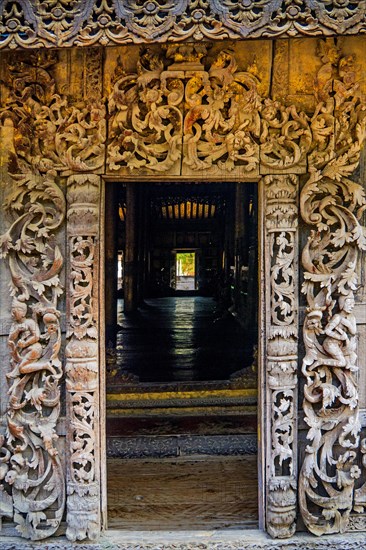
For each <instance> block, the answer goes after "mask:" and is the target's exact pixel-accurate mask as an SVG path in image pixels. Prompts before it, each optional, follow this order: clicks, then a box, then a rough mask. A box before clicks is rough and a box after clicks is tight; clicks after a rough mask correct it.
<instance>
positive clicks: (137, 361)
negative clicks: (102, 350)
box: [108, 296, 254, 389]
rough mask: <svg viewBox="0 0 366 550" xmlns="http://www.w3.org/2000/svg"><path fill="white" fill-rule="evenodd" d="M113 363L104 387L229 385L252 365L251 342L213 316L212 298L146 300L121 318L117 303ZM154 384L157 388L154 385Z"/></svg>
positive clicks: (233, 324)
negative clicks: (138, 383)
mask: <svg viewBox="0 0 366 550" xmlns="http://www.w3.org/2000/svg"><path fill="white" fill-rule="evenodd" d="M118 325H119V329H120V330H119V331H118V333H117V360H116V363H115V365H114V367H113V369H112V370H111V371H110V375H109V379H108V387H117V386H122V385H123V381H126V380H127V379H128V378H130V383H133V380H134V378H135V380H136V382H142V383H149V384H150V385H151V384H154V385H156V384H159V383H170V385H172V383H174V382H180V383H181V385H180V388H181V389H187V388H191V387H195V382H204V381H207V382H212V381H215V380H216V381H224V380H228V381H229V380H230V377H231V376H232V375H233V373H235V372H237V371H239V370H241V369H248V368H249V369H250V367H251V365H252V364H253V347H254V342H253V338H252V337H251V336H250V335H249V334H246V331H245V330H244V329H243V328H242V326H241V325H240V324H239V323H238V322H237V320H236V319H235V318H234V317H233V316H232V315H231V314H230V313H227V314H226V315H224V316H219V315H218V310H217V304H216V302H215V300H214V299H213V298H212V297H211V298H210V297H202V296H186V297H162V298H150V299H145V302H144V305H143V306H142V307H140V308H139V309H138V310H137V311H136V312H134V313H132V314H128V315H126V314H125V313H124V311H123V304H122V303H121V302H120V303H119V311H118ZM155 383H156V384H155Z"/></svg>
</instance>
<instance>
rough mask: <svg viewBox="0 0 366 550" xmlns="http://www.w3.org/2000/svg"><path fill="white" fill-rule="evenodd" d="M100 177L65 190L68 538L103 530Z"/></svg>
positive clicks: (79, 179)
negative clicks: (100, 399)
mask: <svg viewBox="0 0 366 550" xmlns="http://www.w3.org/2000/svg"><path fill="white" fill-rule="evenodd" d="M99 187H100V178H99V177H98V176H95V175H74V176H70V177H69V179H68V185H67V204H68V210H67V223H68V225H67V238H68V247H69V251H68V255H69V275H68V281H69V288H68V293H67V316H68V319H67V323H68V326H67V338H68V344H67V346H66V389H67V416H68V419H69V426H68V433H67V441H68V452H69V456H68V461H67V494H68V498H67V531H66V535H67V537H68V538H69V539H70V540H72V541H75V540H83V539H85V538H90V539H94V538H96V537H97V536H98V534H99V531H100V476H99V470H100V468H99V466H100V465H99V455H98V453H99V429H100V422H99V415H98V409H99V379H98V308H97V299H96V296H97V290H98V288H97V285H98V258H97V253H98V246H97V241H98V234H99V224H98V201H99Z"/></svg>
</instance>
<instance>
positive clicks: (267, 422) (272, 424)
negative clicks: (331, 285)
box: [73, 174, 299, 537]
mask: <svg viewBox="0 0 366 550" xmlns="http://www.w3.org/2000/svg"><path fill="white" fill-rule="evenodd" d="M142 179H144V178H141V177H140V178H128V179H126V178H125V179H124V178H113V180H112V178H110V177H101V178H100V186H101V187H100V194H99V197H100V198H99V201H98V211H99V213H98V219H99V254H98V257H99V262H100V267H99V284H98V298H97V302H98V307H99V312H98V324H99V337H100V341H99V344H98V349H99V384H100V388H99V403H100V410H99V419H100V422H99V424H100V425H99V432H100V434H101V436H100V441H101V448H100V456H101V470H100V476H101V477H100V482H101V488H100V491H101V493H100V497H101V527H102V528H105V527H106V526H107V524H108V521H107V515H106V510H107V491H106V480H107V477H106V469H105V467H104V465H103V464H105V457H106V436H105V434H106V406H105V395H106V384H105V340H104V334H105V324H104V323H105V322H104V307H103V306H102V304H104V285H105V281H104V238H105V231H104V227H105V224H104V222H105V219H104V217H105V187H106V185H109V184H112V183H111V181H113V182H123V181H128V182H131V183H132V182H137V181H141V180H142ZM236 180H237V178H236ZM159 181H166V182H174V181H175V182H183V181H187V178H184V177H181V176H175V177H174V176H169V177H165V178H159ZM205 181H206V182H207V183H208V184H209V183H210V181H216V182H217V181H218V180H217V178H206V180H205ZM233 181H235V179H234V178H233ZM246 182H248V183H249V182H256V184H257V185H258V199H259V200H258V230H259V235H258V237H259V239H258V241H259V243H258V247H259V254H258V285H259V294H260V296H262V297H263V298H262V300H259V303H258V308H259V311H258V313H259V323H258V348H259V353H258V382H257V388H258V400H257V403H258V405H257V414H258V422H257V424H258V452H257V457H258V504H259V529H261V530H267V531H268V532H269V533H270V534H271V535H272V536H273V537H288V536H291V535H292V534H293V533H294V531H295V520H296V506H297V492H296V489H297V484H296V479H297V472H296V469H297V396H296V392H297V375H296V372H297V333H298V327H297V321H298V318H297V309H298V299H297V288H298V280H297V279H298V267H297V263H298V253H297V245H298V223H297V222H298V192H299V187H298V185H299V178H298V176H296V175H288V174H286V175H280V174H279V175H274V176H270V175H267V176H263V177H262V178H261V177H256V178H253V177H252V178H250V177H248V178H246V179H245V181H244V182H243V185H245V183H246ZM279 213H281V217H280V218H281V219H279V217H278V214H279ZM276 241H277V243H276ZM279 241H281V242H279ZM286 255H287V256H288V258H287V262H286V265H285V268H284V267H283V260H284V256H286ZM269 258H271V259H272V260H271V261H270V262H268V259H269ZM276 269H279V273H277V272H275V270H276ZM285 270H287V272H286V273H285ZM274 272H275V274H274ZM283 276H284V277H285V278H286V282H285V285H283V284H282V283H280V284H277V285H276V280H277V279H280V280H282V277H283ZM281 284H282V287H281ZM283 286H284V287H286V288H285V289H284V288H283ZM283 290H285V292H283ZM279 301H280V302H279ZM282 302H285V303H286V304H287V305H288V307H289V308H290V310H291V311H290V313H287V314H285V315H283V314H281V311H280V307H281V303H282ZM271 311H272V314H270V313H269V312H271ZM273 311H275V312H277V313H273ZM286 340H287V341H288V343H287V348H286V349H285V352H284V350H283V345H284V342H285V341H286ZM284 372H285V375H284V374H283V373H284ZM281 399H282V400H284V399H285V400H286V399H287V401H288V404H289V407H288V408H286V410H285V411H284V412H283V411H282V412H281V407H279V405H280V401H281ZM274 409H275V410H276V416H275V417H273V416H272V414H270V412H271V411H273V410H274ZM285 425H286V426H287V430H284V426H285ZM282 448H285V449H286V456H282V455H281V452H282V451H281V449H282ZM103 457H104V460H103ZM73 513H75V512H74V511H73Z"/></svg>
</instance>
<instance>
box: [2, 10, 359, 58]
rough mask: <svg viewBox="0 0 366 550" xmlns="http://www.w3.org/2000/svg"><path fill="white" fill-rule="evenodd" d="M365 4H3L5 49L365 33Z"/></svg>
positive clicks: (3, 45) (3, 42)
mask: <svg viewBox="0 0 366 550" xmlns="http://www.w3.org/2000/svg"><path fill="white" fill-rule="evenodd" d="M365 11H366V6H365V2H364V1H363V0H361V1H359V0H342V1H341V2H340V1H339V0H338V1H337V0H323V1H320V0H296V1H295V2H294V1H293V0H284V1H281V0H246V1H245V2H237V1H236V0H175V1H174V2H171V1H170V0H159V1H156V0H153V1H148V0H99V1H97V0H90V1H88V2H85V1H83V0H73V1H70V0H57V1H53V2H38V1H37V0H18V1H17V2H10V1H4V2H2V3H1V4H0V48H1V47H2V48H39V47H70V46H91V45H93V44H101V45H107V44H128V43H131V42H135V43H144V42H145V43H149V42H165V41H170V42H181V41H183V40H188V41H191V42H193V41H197V40H203V39H208V40H215V39H216V40H222V39H223V38H236V39H238V38H258V37H270V38H272V37H276V36H301V35H306V36H309V35H313V36H319V35H324V36H327V35H330V34H337V33H339V34H358V33H362V32H365V29H366V25H365Z"/></svg>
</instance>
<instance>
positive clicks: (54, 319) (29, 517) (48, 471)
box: [0, 172, 65, 540]
mask: <svg viewBox="0 0 366 550" xmlns="http://www.w3.org/2000/svg"><path fill="white" fill-rule="evenodd" d="M4 207H5V209H6V211H7V212H8V214H9V215H10V216H11V217H12V218H13V219H14V218H15V221H14V223H13V224H12V225H11V226H10V228H9V229H8V231H7V232H6V233H5V234H3V235H1V236H0V257H3V258H6V259H7V261H8V266H9V271H10V276H11V295H12V296H13V302H12V309H11V314H12V320H13V322H12V325H11V327H10V332H9V337H8V346H9V352H10V365H9V369H8V372H7V373H6V377H7V379H8V384H9V390H8V395H9V403H8V413H7V435H6V439H5V440H4V439H3V438H1V440H0V444H1V446H2V447H3V449H2V456H1V473H0V485H1V488H0V519H1V516H5V517H8V518H10V519H13V521H14V522H15V524H16V529H17V531H18V532H19V533H20V535H21V536H23V537H26V538H30V539H32V540H40V539H44V538H46V537H49V536H50V535H52V534H53V533H55V531H56V530H57V529H58V527H59V525H60V523H61V519H62V515H63V511H64V506H65V482H64V474H63V467H62V464H61V460H60V457H59V454H58V450H57V444H56V440H57V434H56V423H57V420H58V417H59V412H60V379H61V377H62V374H63V372H62V365H61V361H60V347H61V329H60V311H59V309H58V301H59V296H60V295H62V293H63V289H62V287H61V285H60V280H59V274H60V271H61V268H62V264H63V258H62V255H61V251H60V248H59V246H58V245H57V242H56V232H57V229H58V228H59V227H60V225H61V224H62V222H63V219H64V215H65V199H64V196H63V193H62V191H61V190H60V188H59V187H58V185H57V184H56V182H55V177H54V173H52V172H49V173H47V174H46V175H45V176H40V175H27V176H23V175H19V176H15V175H14V176H13V177H12V178H11V179H10V182H9V194H8V198H7V200H6V202H5V205H4Z"/></svg>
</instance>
